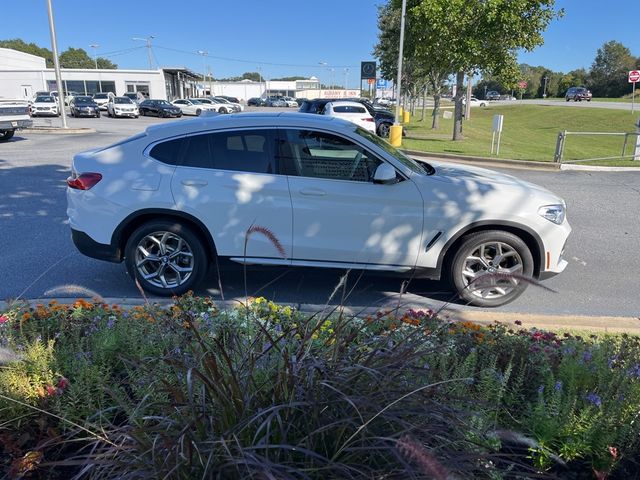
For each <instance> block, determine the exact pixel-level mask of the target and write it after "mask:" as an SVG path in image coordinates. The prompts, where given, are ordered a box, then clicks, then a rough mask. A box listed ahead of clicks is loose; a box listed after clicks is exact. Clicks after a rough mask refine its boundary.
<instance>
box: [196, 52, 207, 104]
mask: <svg viewBox="0 0 640 480" xmlns="http://www.w3.org/2000/svg"><path fill="white" fill-rule="evenodd" d="M198 55H202V90H204V89H205V88H206V86H205V83H206V81H207V77H206V71H207V66H206V63H207V60H206V58H207V55H209V52H207V51H206V50H198ZM203 93H204V92H203ZM203 97H204V95H203Z"/></svg>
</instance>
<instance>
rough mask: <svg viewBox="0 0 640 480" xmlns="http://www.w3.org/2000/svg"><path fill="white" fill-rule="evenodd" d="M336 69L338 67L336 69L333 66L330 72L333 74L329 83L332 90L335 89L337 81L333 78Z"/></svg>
mask: <svg viewBox="0 0 640 480" xmlns="http://www.w3.org/2000/svg"><path fill="white" fill-rule="evenodd" d="M335 71H336V69H335V68H333V67H332V68H330V69H329V72H330V74H331V75H330V77H329V78H331V83H330V84H329V88H330V89H332V90H333V85H334V83H335V82H334V81H333V79H334V77H333V74H334V72H335Z"/></svg>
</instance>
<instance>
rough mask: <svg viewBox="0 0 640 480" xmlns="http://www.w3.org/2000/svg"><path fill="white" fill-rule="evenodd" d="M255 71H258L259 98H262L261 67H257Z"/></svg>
mask: <svg viewBox="0 0 640 480" xmlns="http://www.w3.org/2000/svg"><path fill="white" fill-rule="evenodd" d="M256 70H258V80H259V83H260V98H262V67H260V66H257V67H256Z"/></svg>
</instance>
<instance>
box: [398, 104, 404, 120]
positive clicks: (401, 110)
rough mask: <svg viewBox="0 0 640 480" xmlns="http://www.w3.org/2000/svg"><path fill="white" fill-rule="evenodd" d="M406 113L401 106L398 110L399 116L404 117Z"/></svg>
mask: <svg viewBox="0 0 640 480" xmlns="http://www.w3.org/2000/svg"><path fill="white" fill-rule="evenodd" d="M403 115H404V108H402V107H400V108H399V110H398V118H400V119H402V117H403Z"/></svg>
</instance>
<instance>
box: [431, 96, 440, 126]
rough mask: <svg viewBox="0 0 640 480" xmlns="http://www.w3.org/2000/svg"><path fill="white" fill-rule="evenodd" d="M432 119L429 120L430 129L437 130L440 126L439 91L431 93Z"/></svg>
mask: <svg viewBox="0 0 640 480" xmlns="http://www.w3.org/2000/svg"><path fill="white" fill-rule="evenodd" d="M432 115H433V120H432V122H431V129H432V130H437V129H438V128H439V127H440V93H439V92H436V93H434V94H433V113H432Z"/></svg>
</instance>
